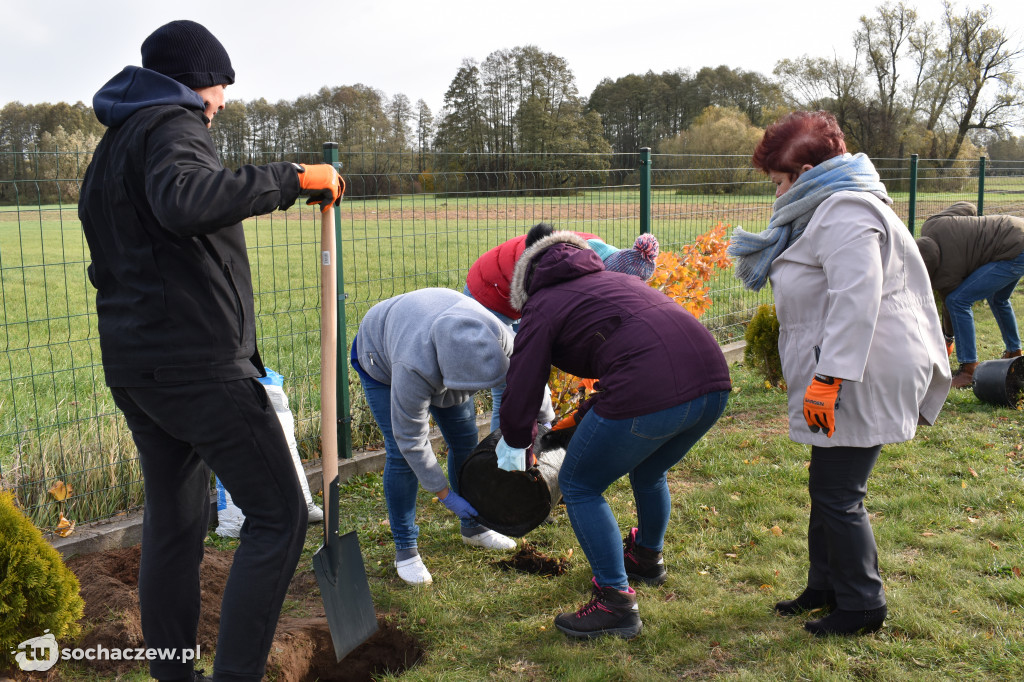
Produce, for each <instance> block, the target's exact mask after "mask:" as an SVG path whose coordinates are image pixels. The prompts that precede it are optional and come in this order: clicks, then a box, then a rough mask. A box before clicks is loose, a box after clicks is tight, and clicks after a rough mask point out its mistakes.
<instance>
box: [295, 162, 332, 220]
mask: <svg viewBox="0 0 1024 682" xmlns="http://www.w3.org/2000/svg"><path fill="white" fill-rule="evenodd" d="M292 165H294V166H295V170H296V171H298V173H299V187H300V189H299V194H301V195H303V196H308V197H309V200H308V201H307V202H306V205H307V206H312V205H313V204H320V212H321V213H322V212H324V211H326V210H327V209H329V208H330V207H331V206H333V205H334V204H337V203H340V202H341V197H342V196H344V194H345V181H344V180H342V179H341V176H340V175H338V171H336V170H334V166H332V165H331V164H329V163H317V164H312V165H308V166H307V165H306V164H304V163H296V164H292Z"/></svg>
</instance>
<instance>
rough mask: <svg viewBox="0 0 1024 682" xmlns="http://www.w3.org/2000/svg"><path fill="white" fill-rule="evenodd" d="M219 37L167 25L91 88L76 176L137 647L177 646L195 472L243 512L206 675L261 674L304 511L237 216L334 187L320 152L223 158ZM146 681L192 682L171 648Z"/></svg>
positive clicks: (192, 561)
mask: <svg viewBox="0 0 1024 682" xmlns="http://www.w3.org/2000/svg"><path fill="white" fill-rule="evenodd" d="M234 81H235V72H234V69H233V68H232V66H231V60H230V58H229V57H228V53H227V51H226V50H225V49H224V46H223V45H221V43H220V41H218V40H217V38H216V37H214V36H213V34H212V33H210V32H209V31H208V30H207V29H206V28H205V27H203V26H202V25H200V24H197V23H195V22H193V21H172V22H170V23H168V24H165V25H164V26H161V27H160V28H158V29H157V30H156V31H154V32H153V33H152V34H151V35H150V36H149V37H148V38H146V40H145V41H144V42H143V43H142V68H139V67H137V66H128V67H125V68H124V69H123V70H122V71H121V72H120V73H118V74H117V75H116V76H114V77H113V78H112V79H110V81H108V82H107V83H106V84H105V85H104V86H103V87H102V88H101V89H100V90H99V92H97V93H96V96H95V97H94V99H93V108H94V110H95V111H96V116H97V118H99V120H100V122H101V123H103V124H104V125H106V126H107V131H106V132H105V133H104V135H103V139H102V140H101V141H100V143H99V146H98V147H97V148H96V152H95V154H94V156H93V159H92V162H91V163H90V165H89V168H88V169H87V171H86V174H85V179H84V181H83V183H82V193H81V198H80V200H79V204H78V215H79V217H80V218H81V221H82V229H83V231H84V232H85V237H86V240H87V241H88V243H89V251H90V254H91V257H92V263H91V264H90V265H89V269H88V273H89V279H90V281H91V282H92V284H93V286H94V287H96V315H97V318H98V324H99V338H100V351H101V354H102V359H103V370H104V374H105V377H106V382H107V385H108V386H109V387H110V391H111V394H112V395H113V398H114V402H115V404H116V405H117V407H118V408H119V409H120V410H121V412H123V413H124V416H125V420H126V422H127V424H128V428H129V429H130V430H131V432H132V437H133V438H134V440H135V444H136V446H137V447H138V451H139V460H140V463H141V467H142V475H143V482H144V485H145V494H146V500H145V521H144V523H143V529H142V560H141V565H140V568H139V581H138V585H139V602H140V606H141V611H142V634H143V637H144V639H145V640H146V646H147V647H149V648H150V650H156V649H161V650H163V649H166V650H176V651H179V652H180V651H191V650H194V649H195V646H196V636H197V631H198V624H199V601H200V599H199V598H200V586H199V565H200V562H201V561H202V558H203V542H204V540H205V538H206V533H207V531H208V528H209V514H210V478H211V477H210V470H211V469H212V470H213V471H214V472H215V473H216V474H217V477H218V478H219V479H220V481H221V482H222V483H223V484H224V487H225V488H226V489H227V491H228V492H229V493H231V497H232V499H233V501H234V502H235V504H237V505H238V506H239V508H241V510H242V512H243V513H244V514H245V523H244V524H243V525H242V529H241V534H240V540H241V544H240V546H239V548H238V550H237V551H236V552H235V558H234V564H233V565H232V567H231V576H230V577H229V578H228V582H227V585H226V586H225V589H224V600H223V605H222V608H221V620H220V634H219V637H218V640H217V651H216V658H215V660H214V664H213V665H214V679H218V680H220V679H231V680H260V679H262V678H263V673H264V670H265V667H266V661H267V655H268V653H269V651H270V643H271V641H272V639H273V636H274V630H275V628H276V626H277V619H278V616H279V614H280V611H281V606H282V604H283V602H284V596H285V593H286V591H287V589H288V583H289V581H290V579H291V577H292V574H293V573H294V571H295V566H296V564H297V563H298V559H299V555H300V554H301V552H302V545H303V542H304V540H305V536H306V534H305V529H306V521H307V511H306V503H305V499H304V497H303V495H302V490H301V488H300V486H299V481H298V477H297V476H296V471H295V466H294V464H293V463H292V459H291V453H290V451H289V448H288V443H287V441H286V440H285V436H284V432H283V431H282V430H281V425H280V422H279V421H278V420H277V416H276V415H275V413H274V408H273V406H272V405H271V403H270V400H269V398H268V397H267V392H266V390H264V388H263V386H262V385H261V384H260V383H259V381H257V380H256V377H261V376H266V370H265V369H264V367H263V363H262V361H261V360H260V356H259V352H258V351H257V349H256V324H255V315H254V308H253V289H252V277H251V274H250V272H249V259H248V256H247V254H246V245H245V233H244V231H243V229H242V221H243V220H245V219H246V218H249V217H252V216H256V215H263V214H265V213H269V212H271V211H273V210H275V209H282V210H283V209H286V208H288V207H289V206H291V205H292V204H293V203H294V202H295V200H296V198H297V197H298V196H299V195H300V194H306V195H308V196H309V197H310V200H311V201H321V202H323V207H324V208H325V209H326V208H327V207H329V206H330V205H331V204H332V203H333V202H334V201H336V200H337V199H339V198H340V196H341V179H340V178H339V177H338V173H337V171H335V170H334V169H333V168H332V167H331V166H330V165H327V164H320V165H316V166H296V165H295V164H291V163H287V162H277V163H269V164H266V165H264V166H242V167H241V168H240V169H238V170H237V171H234V170H230V169H228V168H225V167H224V166H223V165H222V164H221V162H220V159H219V158H218V156H217V149H216V147H215V146H214V143H213V139H212V138H211V137H210V132H209V130H208V129H209V127H210V126H211V125H212V122H213V118H214V116H216V114H217V113H218V112H219V111H220V110H221V109H223V108H224V101H225V99H224V97H225V95H224V90H225V88H226V87H227V86H228V85H230V84H231V83H234ZM149 672H150V675H152V676H153V677H154V678H156V679H158V680H188V681H190V682H191V681H193V680H205V679H208V678H206V677H204V676H202V675H200V674H198V673H197V672H196V671H195V670H194V669H193V662H192V661H187V660H162V659H154V660H151V661H150V664H149Z"/></svg>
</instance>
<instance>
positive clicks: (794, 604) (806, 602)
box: [775, 587, 836, 616]
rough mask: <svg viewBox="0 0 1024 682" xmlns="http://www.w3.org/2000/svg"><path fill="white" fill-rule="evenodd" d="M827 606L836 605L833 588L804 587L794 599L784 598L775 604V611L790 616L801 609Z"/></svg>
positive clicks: (810, 609)
mask: <svg viewBox="0 0 1024 682" xmlns="http://www.w3.org/2000/svg"><path fill="white" fill-rule="evenodd" d="M824 607H828V608H831V609H834V608H835V607H836V592H835V590H816V589H814V588H813V587H805V588H804V591H803V592H801V593H800V596H799V597H797V598H796V599H785V600H783V601H780V602H778V603H776V604H775V612H776V613H778V614H779V615H780V616H792V615H793V614H795V613H800V612H801V611H813V610H814V609H820V608H824Z"/></svg>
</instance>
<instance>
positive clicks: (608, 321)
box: [501, 232, 732, 447]
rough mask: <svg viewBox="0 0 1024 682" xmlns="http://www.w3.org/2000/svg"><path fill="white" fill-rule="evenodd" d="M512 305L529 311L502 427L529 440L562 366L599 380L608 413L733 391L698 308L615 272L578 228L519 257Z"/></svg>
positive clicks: (516, 442) (509, 435)
mask: <svg viewBox="0 0 1024 682" xmlns="http://www.w3.org/2000/svg"><path fill="white" fill-rule="evenodd" d="M511 301H512V305H513V306H515V307H516V308H518V309H520V310H521V311H522V313H523V317H522V320H521V321H520V323H519V331H518V333H517V334H516V339H515V350H514V351H513V353H512V360H511V366H510V367H509V370H508V374H507V375H506V384H507V385H506V388H505V393H504V395H503V396H502V400H501V431H502V434H503V435H504V438H505V442H506V443H508V444H509V445H511V446H512V447H526V446H527V445H529V444H530V443H532V441H533V436H534V433H535V430H536V418H537V411H538V409H539V408H540V403H539V402H538V401H539V396H541V395H542V394H543V386H544V384H545V382H546V381H547V380H548V374H549V372H550V369H551V366H552V365H554V366H555V367H558V368H559V369H562V370H564V371H566V372H569V373H570V374H574V375H576V376H580V377H588V378H597V379H599V380H600V383H601V388H602V389H603V390H602V392H601V393H600V394H598V396H597V399H596V400H595V401H594V407H593V409H594V411H595V412H597V414H599V415H600V416H602V417H604V418H606V419H626V418H630V417H636V416H639V415H643V414H650V413H651V412H657V411H659V410H664V409H667V408H669V407H674V406H676V405H679V404H681V403H684V402H687V401H689V400H693V399H695V398H698V397H700V396H702V395H705V394H707V393H712V392H716V391H724V390H728V389H729V388H730V387H731V385H732V384H731V382H730V380H729V366H728V363H727V362H726V360H725V356H724V355H723V354H722V350H721V349H720V348H719V347H718V343H717V342H716V341H715V339H714V337H713V336H711V334H710V333H709V332H708V330H707V329H705V328H704V326H703V325H702V324H701V323H700V322H699V321H698V320H697V319H696V318H695V317H694V316H693V315H691V314H690V313H689V312H687V311H686V310H685V309H683V308H682V307H681V306H680V305H679V304H677V303H676V302H675V301H673V300H672V299H670V298H669V297H668V296H665V294H663V293H661V292H660V291H657V290H655V289H652V288H651V287H649V286H648V285H647V284H645V283H644V282H643V281H641V280H640V279H639V278H638V277H634V276H632V275H625V274H622V273H617V272H606V271H605V269H604V264H603V263H602V262H601V258H600V257H599V256H598V255H597V254H596V253H594V251H593V250H591V249H590V248H589V247H588V246H587V243H586V241H584V240H583V239H580V238H579V237H577V236H576V235H574V234H573V233H571V232H555V233H554V234H552V235H550V236H548V237H546V238H545V239H542V240H540V241H539V242H537V243H536V244H534V245H533V246H531V247H530V248H529V249H527V250H526V251H525V252H524V253H523V255H522V257H520V259H519V261H518V262H517V264H516V269H515V274H514V277H513V280H512V290H511Z"/></svg>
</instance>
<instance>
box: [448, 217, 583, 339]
mask: <svg viewBox="0 0 1024 682" xmlns="http://www.w3.org/2000/svg"><path fill="white" fill-rule="evenodd" d="M576 234H577V235H579V236H580V237H582V238H583V239H600V237H598V236H597V235H596V234H589V233H587V232H577V233H576ZM525 248H526V235H519V236H518V237H513V238H512V239H509V240H508V241H507V242H504V243H502V244H498V245H497V246H495V247H494V248H493V249H490V250H489V251H486V252H484V254H483V255H482V256H480V257H479V258H477V259H476V262H475V263H473V265H472V266H471V267H470V268H469V274H468V275H466V286H467V287H468V288H469V293H470V294H471V295H472V296H473V298H474V299H476V300H477V301H478V302H479V303H480V304H481V305H483V307H485V308H487V309H489V310H493V311H494V312H496V313H501V314H502V315H504V316H505V317H507V318H509V319H510V320H518V319H519V318H520V317H521V316H522V313H520V312H519V311H518V310H516V309H515V308H513V307H512V305H511V304H510V303H509V302H508V296H509V283H510V282H511V281H512V273H513V272H514V271H515V267H516V261H517V260H519V256H521V255H522V254H523V249H525Z"/></svg>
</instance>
